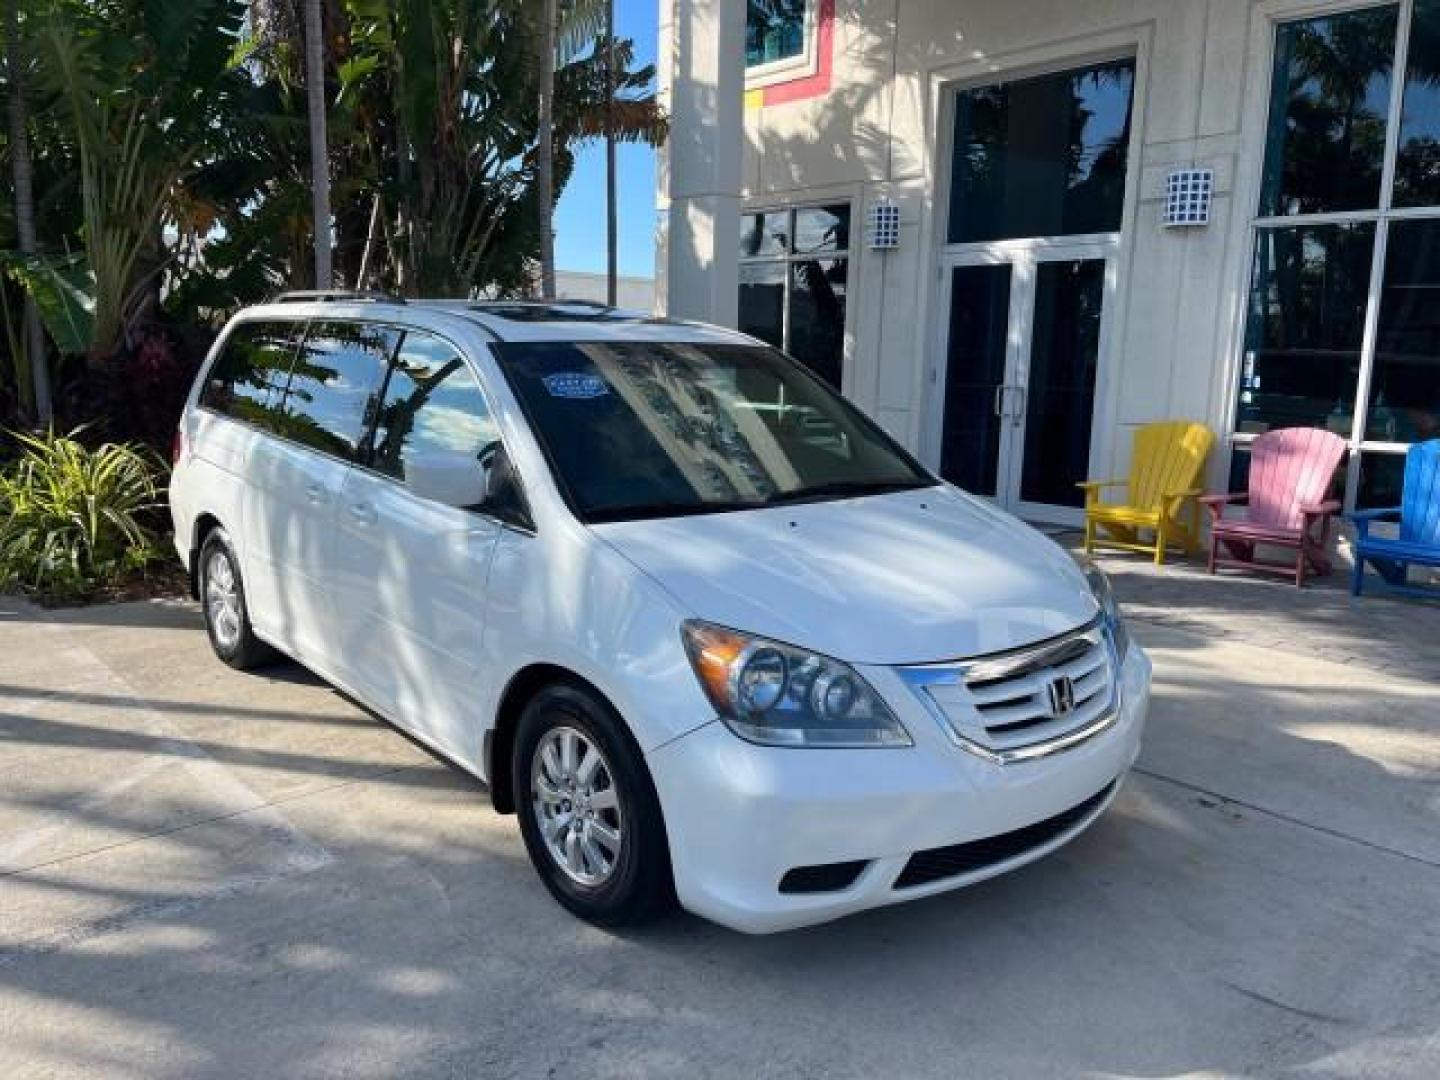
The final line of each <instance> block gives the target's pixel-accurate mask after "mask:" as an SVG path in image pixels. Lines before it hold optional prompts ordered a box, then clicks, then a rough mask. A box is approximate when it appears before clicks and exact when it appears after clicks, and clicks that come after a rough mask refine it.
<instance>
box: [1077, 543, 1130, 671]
mask: <svg viewBox="0 0 1440 1080" xmlns="http://www.w3.org/2000/svg"><path fill="white" fill-rule="evenodd" d="M1085 580H1086V581H1088V582H1089V583H1090V591H1091V592H1092V593H1094V594H1095V599H1096V600H1097V601H1099V603H1100V614H1101V617H1102V619H1103V620H1104V622H1105V629H1106V631H1107V632H1108V633H1109V634H1110V640H1111V642H1113V643H1114V645H1115V656H1116V658H1117V659H1119V661H1120V662H1121V663H1122V664H1123V663H1124V662H1125V656H1126V654H1127V653H1129V652H1130V631H1129V630H1127V629H1125V620H1124V619H1123V618H1122V617H1121V615H1120V605H1119V603H1117V602H1116V600H1115V590H1113V589H1112V588H1111V587H1110V579H1109V578H1107V577H1106V576H1105V572H1104V571H1103V570H1101V569H1100V568H1099V567H1098V566H1095V565H1094V564H1093V563H1092V564H1090V565H1087V566H1086V567H1085Z"/></svg>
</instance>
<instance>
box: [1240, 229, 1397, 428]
mask: <svg viewBox="0 0 1440 1080" xmlns="http://www.w3.org/2000/svg"><path fill="white" fill-rule="evenodd" d="M1374 238H1375V227H1374V225H1371V224H1368V223H1366V224H1354V225H1306V226H1295V227H1287V228H1282V229H1265V230H1262V231H1261V232H1260V233H1259V234H1258V235H1257V236H1256V241H1255V262H1254V268H1253V271H1252V277H1251V281H1252V284H1251V293H1250V318H1249V325H1248V327H1247V334H1246V352H1245V361H1244V365H1243V368H1242V370H1241V373H1240V378H1241V382H1240V408H1239V415H1238V418H1237V427H1238V429H1239V430H1240V431H1242V432H1263V431H1267V430H1269V429H1270V428H1275V427H1296V426H1317V427H1324V428H1329V429H1330V430H1331V431H1334V432H1336V433H1337V434H1342V435H1349V433H1350V430H1351V428H1352V426H1353V423H1354V408H1355V387H1356V383H1357V380H1358V378H1359V371H1360V349H1361V344H1362V341H1363V338H1364V332H1365V307H1366V303H1367V301H1368V298H1369V289H1370V257H1371V251H1372V247H1373V244H1374Z"/></svg>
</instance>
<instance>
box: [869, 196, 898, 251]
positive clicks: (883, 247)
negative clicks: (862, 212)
mask: <svg viewBox="0 0 1440 1080" xmlns="http://www.w3.org/2000/svg"><path fill="white" fill-rule="evenodd" d="M867 225H868V229H867V231H866V242H867V243H868V244H869V245H870V248H871V250H872V251H893V250H894V249H895V248H898V247H899V246H900V208H899V207H898V206H896V205H895V204H894V203H892V202H882V203H876V204H875V205H874V206H872V207H870V211H869V214H868V220H867Z"/></svg>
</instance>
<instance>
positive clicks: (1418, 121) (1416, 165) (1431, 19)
mask: <svg viewBox="0 0 1440 1080" xmlns="http://www.w3.org/2000/svg"><path fill="white" fill-rule="evenodd" d="M1405 66H1406V74H1405V107H1404V111H1403V112H1402V113H1401V114H1400V149H1399V156H1398V157H1397V158H1396V160H1395V205H1396V206H1440V0H1416V2H1415V18H1414V21H1413V22H1412V24H1411V29H1410V58H1409V60H1408V61H1407V63H1406V65H1405Z"/></svg>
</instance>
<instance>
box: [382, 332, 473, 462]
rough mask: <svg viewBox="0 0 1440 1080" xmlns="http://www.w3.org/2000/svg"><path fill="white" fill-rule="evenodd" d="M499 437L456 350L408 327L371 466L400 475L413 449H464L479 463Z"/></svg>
mask: <svg viewBox="0 0 1440 1080" xmlns="http://www.w3.org/2000/svg"><path fill="white" fill-rule="evenodd" d="M499 438H500V433H499V429H498V428H497V427H496V426H495V421H494V419H493V417H492V416H491V414H490V407H489V406H488V405H487V404H486V402H485V395H484V394H483V393H481V391H480V384H479V382H477V381H476V379H475V376H474V374H472V373H471V371H470V369H469V368H468V367H466V366H465V361H464V360H462V359H461V358H460V354H459V353H457V352H456V351H455V349H454V348H453V347H451V346H450V345H449V344H447V343H446V342H444V341H441V340H440V339H439V338H435V337H431V336H430V335H429V334H423V333H418V332H416V331H413V330H412V331H409V332H407V333H406V335H405V340H404V342H403V343H402V344H401V346H400V351H399V352H398V353H397V354H396V357H395V363H394V364H393V365H392V367H391V369H390V379H389V382H388V383H387V384H386V387H385V400H384V401H383V402H382V403H381V406H380V413H379V417H378V419H377V421H376V425H375V444H374V449H373V451H372V452H371V454H370V465H371V467H372V468H374V469H377V470H379V471H380V472H383V473H385V474H386V475H388V476H393V477H395V478H396V479H398V480H404V479H406V466H407V464H408V463H409V462H410V460H411V459H412V458H413V457H414V456H415V455H417V454H434V453H449V454H463V455H465V456H466V457H470V458H472V459H474V460H475V461H477V462H478V461H479V460H480V459H481V456H482V455H483V454H484V453H485V451H486V450H487V449H488V448H489V447H490V446H492V445H493V444H494V443H495V442H497V441H498V440H499Z"/></svg>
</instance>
